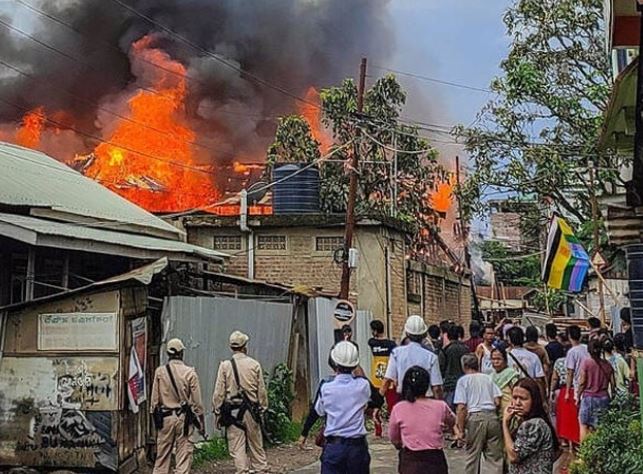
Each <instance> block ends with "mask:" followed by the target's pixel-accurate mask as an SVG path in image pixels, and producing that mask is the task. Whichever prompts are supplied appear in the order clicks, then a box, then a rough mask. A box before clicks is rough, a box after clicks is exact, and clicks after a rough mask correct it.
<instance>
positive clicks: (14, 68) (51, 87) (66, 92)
mask: <svg viewBox="0 0 643 474" xmlns="http://www.w3.org/2000/svg"><path fill="white" fill-rule="evenodd" d="M0 64H2V65H3V66H5V67H6V68H8V69H11V70H12V71H14V72H16V73H18V74H20V75H22V76H24V77H26V78H27V79H29V80H31V81H33V82H35V83H38V84H44V85H45V87H49V88H50V89H55V90H58V91H62V92H64V93H65V94H67V95H68V96H70V97H73V98H74V99H77V100H80V101H82V102H85V103H87V104H90V105H93V106H94V107H96V110H102V111H103V112H107V113H108V114H111V115H113V116H115V117H118V118H120V119H121V120H125V121H127V122H130V123H133V124H135V125H138V126H141V127H144V128H147V129H149V130H152V131H154V132H156V133H159V134H162V135H167V134H168V132H167V131H165V130H161V129H158V128H156V127H152V126H151V125H148V124H146V123H143V122H139V121H137V120H134V119H132V118H131V117H126V116H125V115H122V114H120V113H118V112H114V111H113V110H110V109H106V108H105V107H101V106H100V105H98V103H96V102H94V101H91V100H88V99H85V98H83V97H80V96H78V95H76V94H74V93H73V92H70V91H69V90H67V89H63V88H62V87H59V86H58V87H55V86H53V85H51V84H50V83H48V82H45V81H42V80H38V79H36V78H35V77H33V76H31V75H30V74H27V73H26V72H24V71H22V70H20V69H18V68H17V67H15V66H13V65H11V64H9V63H6V62H5V61H3V60H2V59H0ZM172 137H173V138H174V139H176V137H175V135H173V134H172ZM177 141H178V142H181V143H185V144H188V145H194V146H196V147H199V148H203V149H205V150H209V151H211V152H213V153H215V154H216V153H221V150H216V149H214V148H212V147H210V146H207V145H203V144H202V143H199V142H196V141H191V140H177Z"/></svg>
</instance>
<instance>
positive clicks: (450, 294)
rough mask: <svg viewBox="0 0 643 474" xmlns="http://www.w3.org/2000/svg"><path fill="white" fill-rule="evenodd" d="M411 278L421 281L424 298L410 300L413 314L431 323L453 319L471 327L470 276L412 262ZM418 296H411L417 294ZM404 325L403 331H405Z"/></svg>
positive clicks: (409, 264) (466, 326) (410, 264)
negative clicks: (466, 276) (464, 276)
mask: <svg viewBox="0 0 643 474" xmlns="http://www.w3.org/2000/svg"><path fill="white" fill-rule="evenodd" d="M407 270H408V271H407V277H408V278H415V279H416V281H418V280H419V282H420V283H419V292H420V297H421V300H420V301H417V302H415V301H414V302H413V303H410V305H409V314H420V315H422V316H423V317H424V320H425V321H426V323H427V324H438V323H439V322H440V321H443V320H445V319H450V320H453V321H456V322H457V323H458V324H461V325H463V326H464V327H465V328H468V326H469V323H470V322H471V286H470V283H469V281H468V279H466V278H461V277H459V276H458V275H456V274H454V273H453V272H451V271H449V270H447V269H445V268H440V267H435V266H433V265H425V264H420V263H418V262H408V269H407ZM413 296H417V295H409V297H413ZM401 330H402V329H401V328H400V332H401Z"/></svg>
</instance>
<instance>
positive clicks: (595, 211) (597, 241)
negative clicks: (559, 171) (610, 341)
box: [589, 162, 605, 325]
mask: <svg viewBox="0 0 643 474" xmlns="http://www.w3.org/2000/svg"><path fill="white" fill-rule="evenodd" d="M595 166H596V164H595V163H594V162H592V163H591V164H590V166H589V186H590V188H589V189H590V193H591V194H590V197H591V200H592V223H593V224H594V255H596V254H597V253H598V252H600V247H601V240H600V233H599V228H598V221H599V218H598V201H597V199H596V190H595V188H594V180H595V178H596V176H595V173H596V171H595V168H594V167H595ZM593 258H594V256H593V255H592V259H593ZM595 270H596V273H597V274H598V302H599V311H598V314H599V317H600V319H601V323H602V324H603V325H605V294H604V292H603V278H601V275H600V270H599V269H598V268H595Z"/></svg>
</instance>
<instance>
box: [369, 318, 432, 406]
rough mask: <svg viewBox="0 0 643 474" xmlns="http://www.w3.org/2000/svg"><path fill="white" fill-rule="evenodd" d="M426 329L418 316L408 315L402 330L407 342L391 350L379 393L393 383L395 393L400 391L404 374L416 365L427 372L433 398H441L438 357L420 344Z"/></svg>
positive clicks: (382, 392) (384, 391) (383, 391)
mask: <svg viewBox="0 0 643 474" xmlns="http://www.w3.org/2000/svg"><path fill="white" fill-rule="evenodd" d="M428 330H429V328H428V327H427V325H426V323H425V322H424V320H423V319H422V318H421V317H420V316H418V315H413V316H409V318H408V319H407V320H406V324H405V325H404V332H405V333H406V335H407V336H408V338H409V343H408V344H407V345H405V346H398V347H396V348H395V349H393V351H392V352H391V356H390V358H389V362H388V366H387V367H386V373H385V374H384V381H383V382H382V387H381V388H380V394H382V395H384V394H385V393H386V391H387V390H388V388H389V386H392V385H393V384H395V386H396V390H397V393H398V394H400V393H402V380H404V374H406V371H407V370H409V369H410V368H411V367H413V366H415V365H417V366H420V367H422V368H423V369H425V370H426V371H427V372H428V373H429V377H430V385H431V389H430V390H429V392H432V393H433V397H434V398H436V399H442V374H441V373H440V363H439V361H438V357H437V356H436V355H435V354H434V353H433V352H431V351H430V350H428V349H426V348H425V347H423V346H422V341H423V340H424V338H425V337H426V334H427V332H428ZM388 408H389V410H392V409H393V407H388Z"/></svg>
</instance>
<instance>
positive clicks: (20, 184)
mask: <svg viewBox="0 0 643 474" xmlns="http://www.w3.org/2000/svg"><path fill="white" fill-rule="evenodd" d="M0 167H1V168H2V173H0V204H6V205H11V206H26V207H31V208H44V209H52V210H54V211H58V212H62V213H67V214H73V215H76V216H79V217H90V218H96V219H101V220H104V221H113V222H115V223H121V224H131V225H135V226H137V227H138V229H137V230H140V231H142V232H143V233H144V232H145V228H148V229H150V230H151V231H156V233H157V234H158V232H159V231H160V232H163V233H164V234H167V236H168V237H169V238H175V239H177V240H178V239H180V238H181V236H182V234H183V232H182V231H180V230H179V229H177V228H176V227H174V226H172V225H170V224H168V223H167V222H164V221H163V220H162V219H159V218H158V217H156V216H154V215H153V214H150V213H149V212H147V211H145V210H144V209H142V208H140V207H138V206H136V205H135V204H133V203H131V202H129V201H128V200H126V199H124V198H122V197H121V196H119V195H118V194H116V193H114V192H112V191H110V190H109V189H107V188H106V187H104V186H102V185H100V184H99V183H97V182H95V181H93V180H91V179H89V178H87V177H85V176H83V175H82V174H80V173H78V172H77V171H75V170H73V169H71V168H69V167H68V166H66V165H64V164H63V163H60V162H59V161H58V160H56V159H54V158H51V157H50V156H47V155H45V154H44V153H41V152H38V151H35V150H30V149H27V148H23V147H20V146H16V145H12V144H9V143H5V142H0ZM62 220H65V219H62ZM101 225H102V226H103V228H105V227H106V226H107V224H106V223H101ZM121 230H124V229H121Z"/></svg>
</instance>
